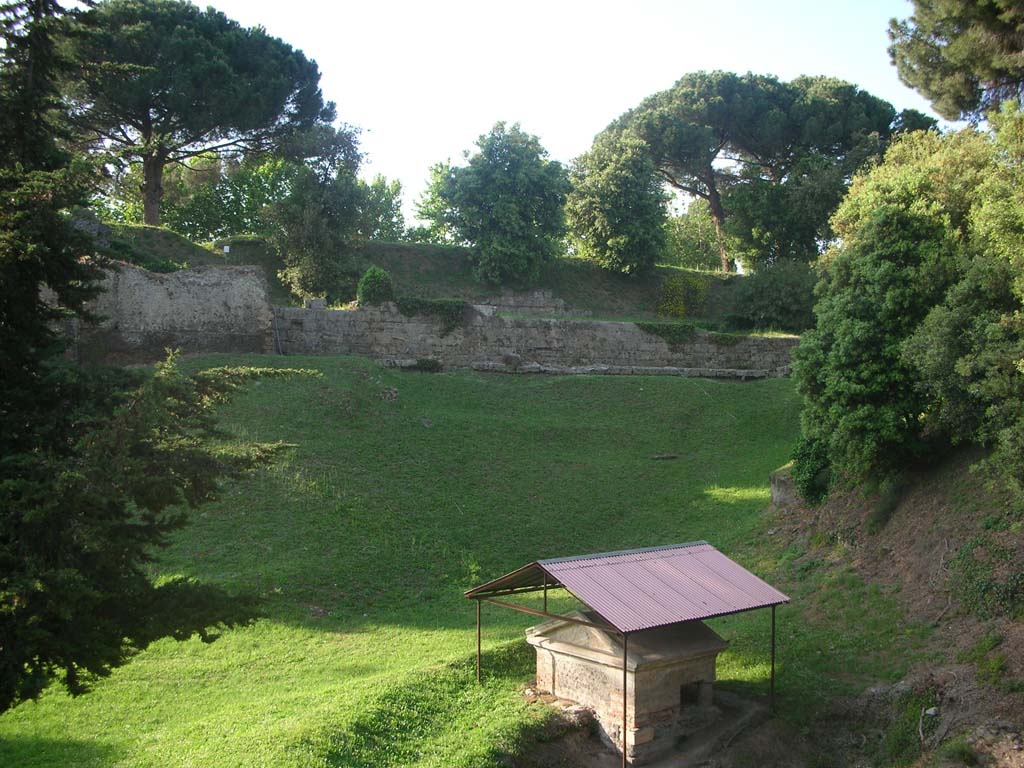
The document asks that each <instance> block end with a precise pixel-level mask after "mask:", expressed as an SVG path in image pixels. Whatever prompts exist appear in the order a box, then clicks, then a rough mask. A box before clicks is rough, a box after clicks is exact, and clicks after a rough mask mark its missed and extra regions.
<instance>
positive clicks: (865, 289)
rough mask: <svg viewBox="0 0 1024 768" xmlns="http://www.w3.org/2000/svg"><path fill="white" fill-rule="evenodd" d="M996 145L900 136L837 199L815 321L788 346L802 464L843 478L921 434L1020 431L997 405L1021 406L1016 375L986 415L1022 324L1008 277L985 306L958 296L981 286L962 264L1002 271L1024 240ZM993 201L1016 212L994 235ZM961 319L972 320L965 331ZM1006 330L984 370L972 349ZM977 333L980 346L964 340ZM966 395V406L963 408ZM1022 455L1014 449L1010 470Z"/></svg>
mask: <svg viewBox="0 0 1024 768" xmlns="http://www.w3.org/2000/svg"><path fill="white" fill-rule="evenodd" d="M1019 124H1020V123H1019V122H1018V123H1017V125H1019ZM994 149H995V147H994V145H993V142H992V141H991V139H990V137H988V136H986V135H984V134H982V133H979V132H976V131H973V130H968V131H962V132H958V133H955V134H950V135H946V136H943V135H940V134H938V133H936V132H932V131H929V132H926V133H924V132H922V133H916V134H912V135H908V136H905V137H902V138H901V139H900V140H899V141H897V142H896V143H895V144H894V145H893V146H892V147H891V148H890V149H889V151H888V152H887V154H886V156H885V160H884V162H883V163H881V164H880V165H878V166H877V167H875V168H873V169H872V170H871V171H870V172H867V173H863V174H861V175H859V176H858V177H857V178H856V180H855V181H854V183H853V185H852V187H851V189H850V193H849V195H848V196H847V197H846V199H845V200H844V201H843V203H842V205H841V206H840V207H839V209H838V210H837V211H836V214H835V216H834V218H833V225H834V227H835V229H836V232H837V234H838V235H839V237H840V241H839V245H838V246H837V247H836V248H835V249H833V251H831V252H830V253H827V254H826V255H825V257H824V258H823V260H822V262H821V267H822V269H823V275H822V280H821V282H820V283H819V285H818V288H817V297H818V301H817V305H816V306H815V309H814V312H815V315H816V320H817V324H816V326H815V328H813V329H812V330H811V331H810V332H808V333H807V334H805V335H804V337H803V338H802V340H801V342H800V346H799V347H798V349H797V351H796V354H795V359H794V377H795V379H796V383H797V388H798V390H799V391H800V393H801V394H802V395H803V397H804V409H803V413H802V417H801V419H802V427H803V435H804V440H805V444H804V447H803V448H802V449H801V451H800V452H799V455H798V460H797V473H798V474H800V475H801V476H803V477H805V478H810V477H813V476H816V475H818V474H819V472H818V467H813V466H812V467H810V468H808V467H807V466H801V465H806V464H807V463H808V462H817V463H818V464H820V465H821V466H827V467H829V468H831V470H832V471H833V476H834V477H835V478H838V479H840V480H842V481H847V482H854V483H856V482H860V481H862V480H865V479H867V478H868V477H872V476H873V477H876V478H877V477H879V476H885V475H892V474H893V473H897V472H899V471H900V470H901V469H903V468H904V467H906V466H907V465H908V464H909V463H910V462H911V461H913V460H915V459H917V458H919V457H920V456H922V454H923V452H924V451H925V450H926V449H928V448H929V447H930V444H931V446H932V447H934V445H935V444H941V443H943V442H946V443H947V444H948V441H950V440H955V439H964V438H966V439H972V438H976V439H977V440H978V442H982V443H986V442H989V443H991V438H992V434H993V432H997V431H998V430H994V429H992V427H991V425H992V423H993V421H995V422H997V423H1000V428H1001V429H1005V430H1009V431H1008V432H1007V433H1006V434H1007V435H1010V434H1013V435H1014V436H1013V437H1007V441H1008V443H1012V440H1015V439H1016V435H1017V434H1019V433H1014V432H1013V429H1020V423H1021V422H1020V420H1017V421H1016V422H1013V420H1012V419H1008V418H1005V416H1006V414H1007V413H1008V411H1007V410H1006V409H1005V408H1004V406H1005V404H1006V403H1009V402H1012V403H1014V405H1012V406H1010V409H1016V413H1020V412H1022V411H1021V410H1020V404H1021V393H1020V391H1019V389H1020V388H1019V386H1017V393H1016V394H1015V395H1014V396H1013V397H1011V398H1009V400H1006V401H1002V402H1001V403H1000V404H999V408H1001V409H1003V413H1004V417H1003V418H1002V420H1001V421H1000V419H991V418H990V417H991V416H992V415H993V414H994V413H995V410H996V409H995V406H996V405H997V403H996V401H997V400H998V398H996V397H994V392H995V391H1000V392H1002V394H1003V395H1004V396H1005V395H1009V393H1010V392H1011V391H1012V390H1013V386H1007V385H1009V384H1012V383H1013V382H1015V380H1016V379H1017V378H1019V376H1014V375H1013V374H1012V373H1011V371H1012V370H1013V366H1014V364H1015V363H1014V360H1015V359H1019V357H1017V358H1014V357H1013V355H1014V354H1018V353H1019V350H1020V346H1019V332H1020V331H1019V327H1018V328H1017V330H1015V331H1014V330H1012V326H1013V323H1014V321H1013V319H1012V318H1013V317H1014V311H1015V309H1014V306H1013V304H1014V302H1013V301H1009V298H1010V297H1009V296H1008V291H1009V290H1010V289H1009V287H1008V286H1010V285H1011V282H1010V281H1007V280H1004V281H1003V282H1002V283H999V282H997V283H995V284H993V287H994V288H995V289H996V290H995V294H998V297H995V298H994V297H993V294H991V293H990V294H989V296H988V298H986V299H985V300H984V301H983V302H982V304H984V303H985V302H988V303H987V306H985V307H982V306H981V304H979V303H978V302H973V303H972V302H968V301H966V300H965V299H966V298H967V297H969V296H970V295H971V291H975V293H976V292H977V287H976V286H975V287H974V288H970V289H966V288H964V287H962V286H963V281H964V280H965V279H966V278H965V275H966V276H970V275H971V274H974V275H975V280H978V278H980V276H981V275H983V274H984V275H987V276H988V277H989V278H991V277H993V276H994V275H996V274H998V273H999V270H998V269H993V268H990V267H994V266H998V265H999V264H1000V263H1002V264H1003V265H1004V270H1003V271H1004V272H1006V271H1009V270H1010V269H1011V266H1012V260H1013V259H1015V258H1016V256H1011V255H1010V254H1011V253H1014V254H1015V253H1017V251H1015V250H1014V249H1015V248H1016V247H1017V245H1018V241H1019V236H1018V235H1016V234H1013V230H1014V226H1015V225H1014V223H1013V222H1015V221H1020V218H1019V211H1018V210H1017V208H1018V202H1019V201H1017V200H1016V199H1015V198H1016V197H1019V195H1013V194H1011V195H1009V196H1007V193H1008V186H1012V183H1014V182H1011V181H1010V180H1011V179H1016V177H1017V176H1018V175H1019V170H1017V169H1016V168H1015V166H1016V162H1017V161H1016V160H1011V157H1012V156H1008V157H1007V159H1006V160H1000V159H999V158H998V157H997V155H996V153H995V151H994ZM996 179H998V182H997V181H996ZM993 205H995V206H997V207H999V208H1000V209H1001V210H1002V212H1004V213H1008V214H1012V216H1010V217H1008V218H1007V219H1005V220H1004V221H1002V223H1001V224H1000V225H999V226H998V227H997V230H998V232H999V233H1000V234H999V237H998V239H995V240H993V239H991V238H989V237H987V236H986V235H985V233H983V231H982V230H980V229H979V216H980V215H981V214H982V212H991V211H992V206H993ZM984 220H985V221H991V219H988V218H987V217H985V218H984ZM997 242H1002V243H1004V244H1005V245H1007V246H1009V249H1008V251H1007V253H1006V254H1005V255H1002V254H999V253H997V252H996V251H995V250H994V248H993V245H994V244H996V243H997ZM981 265H987V266H985V268H984V269H981ZM979 269H980V271H979ZM958 286H961V287H958ZM943 307H945V309H943ZM1019 308H1020V301H1019V297H1018V299H1017V301H1016V310H1017V311H1018V312H1019ZM954 316H955V317H957V318H958V319H956V320H955V321H954V320H953V318H954ZM968 320H969V321H970V323H980V327H979V326H975V328H974V330H973V331H972V332H971V333H967V332H965V330H964V328H963V327H962V326H963V323H964V322H965V321H968ZM1000 328H1002V330H1001V331H1000V330H999V329H1000ZM1013 333H1016V334H1018V337H1017V341H1015V342H1014V343H1008V344H1006V345H1005V348H1004V349H1003V350H1002V352H1001V353H1000V354H1001V355H1005V357H1004V358H1003V359H1002V361H1001V362H1000V363H999V364H998V365H997V366H994V370H993V369H991V368H988V367H989V366H991V365H992V363H993V361H992V360H988V361H986V362H984V363H982V364H981V365H980V368H981V369H982V370H984V369H986V368H988V370H985V372H984V375H982V370H979V356H980V357H984V355H983V354H982V352H981V351H980V349H986V350H987V351H988V352H992V350H993V349H994V346H993V342H994V341H995V340H996V339H998V338H1000V336H1002V337H1004V338H1005V337H1006V336H1007V334H1009V336H1011V337H1012V335H1013ZM972 338H973V339H974V340H975V341H977V342H978V344H979V348H975V349H973V350H968V349H965V344H967V343H968V340H970V339H972ZM1015 344H1016V348H1014V345H1015ZM958 358H959V359H958ZM968 361H969V362H968ZM972 368H973V369H974V373H968V372H969V371H971V370H972ZM988 374H995V375H993V376H991V377H989V380H990V381H995V382H999V383H998V384H997V385H995V386H993V392H992V393H989V394H988V395H987V396H986V397H982V398H977V397H976V396H977V394H978V392H977V391H974V392H973V393H972V392H971V386H970V384H969V383H968V381H969V380H970V379H972V378H977V379H984V378H986V377H987V376H988ZM1014 386H1016V385H1014ZM968 402H972V403H973V404H972V405H970V407H969V408H968V410H969V411H970V412H971V414H972V416H971V418H970V419H965V418H964V407H965V404H967V403H968ZM982 422H987V423H988V424H989V432H988V434H985V433H984V432H979V431H978V426H979V424H980V423H982ZM1011 427H1012V428H1011ZM1009 447H1012V446H1009ZM1009 447H1008V448H1009ZM1010 453H1012V451H1009V453H1008V454H1007V455H1009V454H1010ZM1020 465H1021V460H1020V456H1019V452H1018V456H1017V458H1016V466H1017V468H1018V471H1019V468H1020Z"/></svg>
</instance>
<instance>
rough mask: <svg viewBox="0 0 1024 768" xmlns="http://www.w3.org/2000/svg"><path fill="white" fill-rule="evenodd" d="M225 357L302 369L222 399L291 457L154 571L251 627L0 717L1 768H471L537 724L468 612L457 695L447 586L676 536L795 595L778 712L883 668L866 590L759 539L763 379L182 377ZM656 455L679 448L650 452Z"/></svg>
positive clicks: (784, 401) (502, 640)
mask: <svg viewBox="0 0 1024 768" xmlns="http://www.w3.org/2000/svg"><path fill="white" fill-rule="evenodd" d="M243 360H244V361H245V362H252V363H253V364H261V365H284V364H291V365H296V366H299V365H301V366H307V367H312V368H318V369H320V370H322V371H323V372H324V376H323V377H322V378H319V379H313V378H300V379H292V380H285V381H281V380H274V381H265V382H262V383H259V384H254V385H252V386H250V387H249V388H248V389H247V390H246V391H245V392H243V393H242V394H241V395H240V396H239V397H238V399H237V401H236V402H235V403H233V404H232V405H231V406H230V407H229V408H227V409H226V410H225V412H224V415H223V422H224V425H225V427H226V428H227V429H228V430H229V432H230V433H231V434H232V435H233V439H235V440H241V441H247V440H283V441H285V442H287V443H291V444H294V448H292V449H290V450H289V453H288V455H287V457H286V458H285V459H284V460H282V461H281V462H280V463H278V464H277V465H276V466H274V467H272V468H270V469H268V470H266V471H264V472H261V473H258V474H256V475H254V476H252V477H249V478H246V479H243V480H241V481H238V482H234V483H232V484H230V485H229V486H228V487H227V488H226V490H225V494H224V497H223V499H222V500H221V501H219V502H218V503H216V504H214V505H211V506H209V507H206V508H204V509H203V510H202V512H200V513H199V514H198V515H197V516H196V518H195V520H194V523H193V524H192V525H191V526H190V527H189V528H187V529H186V530H185V531H183V532H182V533H181V534H180V535H179V536H178V537H177V539H176V541H175V543H174V545H173V546H172V547H171V548H170V549H169V550H167V551H166V552H164V553H162V555H161V557H160V560H159V562H158V563H157V564H156V565H155V566H154V572H155V574H156V575H171V574H186V575H188V576H192V577H195V578H198V579H200V580H202V581H204V582H207V583H212V584H217V585H221V586H223V587H225V588H226V589H228V590H229V591H231V592H233V593H236V594H238V593H248V594H255V595H257V596H258V597H259V598H260V601H261V604H262V612H263V616H264V617H263V618H262V619H260V620H258V621H257V622H255V623H254V624H252V625H251V626H247V627H242V628H236V629H231V630H227V631H224V632H223V634H222V636H221V637H220V638H219V639H217V640H216V641H215V642H213V643H210V644H204V643H202V642H201V641H200V640H199V639H197V638H193V639H191V640H188V641H185V642H176V641H174V640H171V639H167V640H162V641H159V642H157V643H155V644H154V645H152V646H151V647H150V648H149V649H148V650H146V651H145V652H143V653H142V654H140V655H139V656H138V657H136V658H135V659H134V660H133V661H132V662H131V663H129V664H128V665H126V666H125V667H123V668H121V669H118V670H116V671H115V672H114V673H113V675H111V677H110V678H109V679H106V680H103V681H100V682H99V683H97V685H96V686H95V690H94V691H93V692H91V693H89V694H88V695H86V696H84V697H81V698H79V699H75V700H73V699H70V698H68V697H67V696H66V695H65V694H64V693H63V692H62V691H61V690H59V689H57V688H56V687H55V688H52V689H50V690H49V691H47V692H46V693H45V694H44V695H43V696H42V698H41V699H40V700H39V701H38V702H35V703H28V704H25V705H22V706H20V707H18V708H17V709H15V710H13V711H11V712H8V713H6V714H5V715H4V716H2V717H0V765H19V766H58V765H61V766H63V765H72V764H74V765H95V766H101V765H111V764H118V765H130V766H186V765H218V766H229V765H273V766H323V765H332V766H398V765H418V766H473V768H479V767H480V766H488V765H496V764H497V760H498V756H499V755H500V754H502V753H503V752H515V751H517V749H518V747H517V744H519V743H520V742H521V741H522V740H528V739H529V738H530V734H531V728H533V727H534V726H536V725H537V724H538V723H539V722H540V721H542V720H543V719H544V718H545V717H546V711H545V710H544V709H543V708H540V707H529V706H527V705H524V704H523V703H522V700H521V698H520V697H519V696H518V693H517V690H518V687H519V686H520V685H521V684H522V683H523V682H524V681H526V680H528V679H529V678H530V677H531V673H532V659H531V656H530V653H529V650H528V648H527V646H526V645H525V643H523V642H522V629H523V627H524V626H525V625H526V624H528V623H530V621H529V617H525V616H522V615H521V614H516V613H512V612H509V611H499V610H498V609H485V631H484V643H485V651H486V657H485V668H486V670H487V680H486V684H485V685H484V686H483V687H478V686H476V685H475V684H474V683H473V673H472V652H473V647H474V625H473V610H472V606H471V605H469V604H467V602H466V601H465V600H464V599H463V598H462V597H461V592H462V590H463V589H465V588H466V587H468V586H469V585H471V584H473V583H476V582H479V581H481V580H484V579H487V578H491V577H494V576H496V575H500V574H501V573H504V572H507V571H509V570H511V569H513V568H515V567H517V566H519V565H521V564H522V563H524V562H527V561H530V560H532V559H535V558H538V557H546V556H556V555H566V554H574V553H583V552H593V551H602V550H613V549H622V548H626V547H635V546H644V545H652V544H664V543H668V542H679V541H688V540H694V539H701V538H704V539H708V540H710V541H711V542H713V543H714V544H716V545H717V546H719V547H721V548H722V549H723V550H724V551H726V552H727V553H729V554H730V555H732V556H734V557H736V558H737V559H739V560H740V562H742V563H744V564H745V565H747V566H748V567H752V568H754V569H755V570H756V571H758V572H759V573H762V574H766V575H768V576H769V578H771V579H772V580H773V581H775V582H776V583H777V584H779V585H780V586H781V587H782V588H783V589H786V590H788V591H789V593H790V594H791V596H792V597H793V598H794V605H793V606H792V607H789V608H784V609H782V610H780V611H779V629H780V634H779V662H780V678H779V694H780V708H781V711H782V712H784V713H785V714H786V716H787V717H789V718H791V719H794V720H796V721H797V722H804V721H806V719H807V718H808V717H809V715H810V713H811V712H812V711H813V709H814V708H815V706H816V705H817V704H818V703H820V702H821V700H822V699H823V698H824V697H827V696H828V695H831V694H833V693H840V692H843V691H846V690H849V689H851V688H855V687H857V686H860V685H863V684H865V683H866V682H867V681H871V680H875V679H877V678H878V677H879V676H884V677H892V676H893V675H895V674H898V672H899V671H900V668H901V666H902V665H903V664H904V663H905V656H904V654H905V651H906V649H905V648H904V646H905V645H906V643H905V642H904V641H905V640H906V639H907V638H908V637H912V635H908V634H907V633H906V632H904V631H902V630H900V629H899V628H898V627H897V625H898V615H897V613H896V610H895V607H894V602H893V600H892V599H891V598H890V597H889V596H886V595H882V594H880V593H879V592H878V591H877V590H875V589H868V588H866V587H865V586H864V585H863V584H862V583H861V582H860V581H858V580H857V579H856V578H854V577H853V576H850V575H848V574H839V575H838V576H837V575H835V574H834V573H833V574H831V575H828V576H825V575H820V576H819V575H818V574H817V573H816V572H814V571H813V570H808V569H807V568H806V564H803V565H800V566H799V567H797V566H796V565H794V564H793V562H794V560H796V559H797V558H798V557H799V556H800V555H801V554H802V553H800V552H796V551H792V550H786V551H782V550H781V548H779V547H777V546H775V544H774V539H773V538H772V536H770V535H767V532H766V530H765V522H764V520H763V517H762V514H761V512H760V510H761V509H762V508H763V507H764V505H765V504H766V502H767V500H768V488H767V476H768V473H769V471H770V470H771V469H772V468H774V467H775V466H777V465H779V464H780V463H782V462H783V461H784V459H785V458H786V456H787V454H788V451H789V448H790V446H791V443H792V441H793V439H794V437H795V435H796V431H797V423H796V422H797V420H796V397H795V395H794V392H793V389H792V384H791V383H790V382H788V381H784V380H774V381H762V382H756V383H746V384H742V383H736V382H715V381H699V380H686V379H680V378H665V377H661V378H659V377H653V378H646V377H636V378H626V377H621V378H620V377H590V378H584V377H578V378H577V377H561V378H542V377H500V376H491V377H487V376H483V375H479V374H473V373H468V372H463V373H445V374H437V375H429V374H409V373H406V374H403V373H399V372H394V371H387V370H384V369H380V368H378V367H377V366H375V365H373V364H372V363H370V362H368V361H363V360H358V359H351V358H305V359H302V358H290V359H288V360H286V361H282V360H281V358H276V357H272V358H265V359H264V358H248V359H240V358H239V359H236V358H228V357H224V356H211V357H207V358H203V359H201V360H196V361H191V362H190V365H194V366H199V365H203V364H223V363H225V362H228V361H231V362H240V361H243ZM392 391H393V392H396V393H397V398H396V399H393V400H392V399H390V397H391V393H392ZM664 453H676V454H678V455H679V457H680V458H679V459H678V460H674V461H655V460H652V459H651V458H650V457H651V456H652V455H654V454H664ZM564 605H565V603H564V602H563V606H564ZM767 621H768V616H767V614H766V613H765V612H758V613H753V614H747V615H742V616H736V617H730V618H728V619H725V620H721V621H719V622H717V623H716V626H717V627H718V629H719V631H720V632H722V633H723V634H724V635H725V637H727V638H728V639H729V640H730V641H731V643H732V647H731V649H730V650H729V651H728V652H727V653H726V654H725V655H724V656H723V657H722V659H721V660H720V670H719V672H720V678H722V679H723V684H724V685H727V686H732V687H734V688H738V689H749V690H750V691H751V692H753V693H757V694H763V693H764V691H765V684H764V683H765V680H766V678H767V664H766V650H767V627H768V624H767ZM894 635H895V637H896V640H895V641H893V636H894ZM826 649H827V650H826Z"/></svg>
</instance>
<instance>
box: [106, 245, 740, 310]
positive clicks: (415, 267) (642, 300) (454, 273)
mask: <svg viewBox="0 0 1024 768" xmlns="http://www.w3.org/2000/svg"><path fill="white" fill-rule="evenodd" d="M115 237H116V238H117V239H119V240H121V241H122V242H124V243H126V244H128V245H129V246H130V247H131V249H132V250H133V251H134V252H135V253H136V260H138V261H139V262H140V263H146V262H149V263H162V262H171V263H176V264H187V265H189V266H198V265H202V264H257V265H260V266H262V267H264V268H265V269H266V271H267V278H268V280H269V281H270V287H271V298H272V300H273V301H274V302H275V303H276V304H282V305H287V304H292V303H295V300H294V298H293V297H291V296H290V294H289V293H288V290H287V289H286V288H285V287H284V286H283V285H281V283H280V281H279V280H278V279H277V271H278V270H279V269H280V267H281V264H280V262H279V261H278V259H277V258H276V257H275V256H274V255H273V253H271V252H270V251H269V249H268V248H267V247H266V245H265V244H264V242H263V241H262V240H260V239H259V238H252V237H234V238H229V239H227V240H219V241H217V243H216V244H215V245H216V247H215V248H204V247H201V246H198V245H195V244H193V243H191V242H189V241H188V240H186V239H185V238H183V237H181V236H180V235H178V234H175V233H174V232H171V231H170V230H166V229H162V228H160V227H147V226H133V225H121V226H117V227H115ZM224 245H229V246H230V248H231V250H230V253H229V254H224V253H222V252H221V251H220V249H221V248H222V247H223V246H224ZM360 260H361V262H363V265H364V267H366V266H369V265H371V264H373V265H376V266H379V267H381V268H383V269H386V270H387V271H388V272H390V273H391V276H392V279H393V280H394V282H395V287H396V289H397V291H398V293H399V294H401V295H406V296H423V297H426V298H451V297H461V298H466V299H480V298H485V297H489V296H494V295H495V294H496V293H498V289H495V288H493V287H488V286H484V285H480V284H479V283H477V282H476V280H474V278H473V272H472V268H471V265H470V262H469V257H468V252H467V251H466V249H464V248H453V247H445V246H437V245H412V244H407V243H382V242H370V243H367V244H366V246H365V248H364V251H363V253H362V254H361V256H360ZM678 272H679V270H677V269H676V268H674V267H658V268H657V269H656V270H655V272H654V273H653V274H651V275H647V276H642V277H627V276H624V275H617V274H613V273H610V272H608V271H606V270H603V269H601V268H600V267H597V266H596V265H594V264H590V263H588V262H586V261H582V260H579V259H558V260H557V261H555V262H552V263H551V264H548V265H546V266H545V267H544V269H543V272H542V274H541V277H540V280H539V282H538V284H537V285H536V286H532V287H537V288H547V289H550V290H551V291H552V292H553V293H554V295H555V296H556V297H558V298H561V299H564V300H565V301H566V302H568V303H569V305H570V306H572V307H574V308H577V309H586V310H590V311H591V312H593V313H594V315H595V316H599V317H602V318H608V319H617V318H623V319H634V318H640V319H650V318H652V317H654V314H655V308H656V306H657V304H658V298H659V292H660V287H661V282H662V280H664V278H665V277H667V276H669V275H672V274H677V273H678ZM737 279H739V278H735V277H734V278H732V280H731V281H723V280H722V279H711V290H710V293H709V296H708V298H707V300H706V301H705V302H704V306H703V307H700V308H699V311H697V312H696V316H697V317H698V318H699V319H704V320H710V321H712V322H713V323H717V322H719V321H721V320H722V318H723V317H724V315H725V313H726V312H727V311H728V308H729V301H730V298H731V294H732V290H731V289H732V288H733V287H734V284H735V281H736V280H737Z"/></svg>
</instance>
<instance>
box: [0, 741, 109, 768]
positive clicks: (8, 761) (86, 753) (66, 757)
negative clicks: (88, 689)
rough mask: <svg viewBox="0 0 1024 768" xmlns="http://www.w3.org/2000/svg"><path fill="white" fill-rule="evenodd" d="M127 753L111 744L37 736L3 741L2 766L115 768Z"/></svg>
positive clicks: (0, 751) (0, 754) (0, 743)
mask: <svg viewBox="0 0 1024 768" xmlns="http://www.w3.org/2000/svg"><path fill="white" fill-rule="evenodd" d="M123 757H124V750H123V749H120V748H117V747H115V746H114V745H112V744H106V743H103V742H97V741H83V740H81V739H47V738H39V737H34V736H5V737H3V738H0V765H11V766H14V765H25V764H28V763H31V764H32V765H41V764H43V763H44V762H45V763H46V764H49V765H82V766H85V765H97V766H100V765H115V764H117V763H118V762H119V761H120V760H121V759H123Z"/></svg>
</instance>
